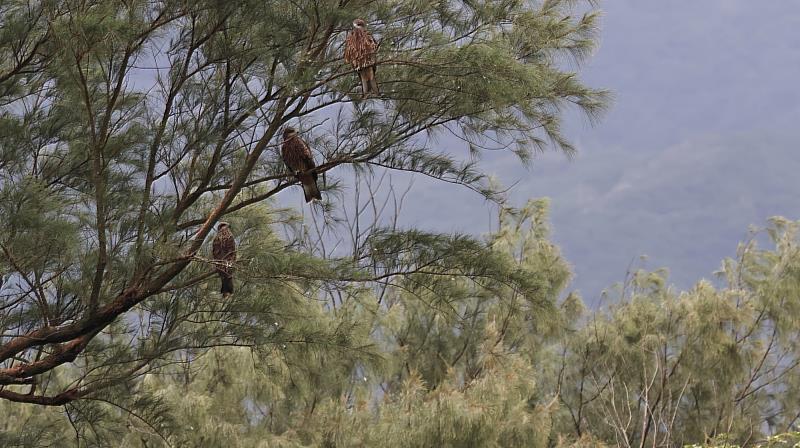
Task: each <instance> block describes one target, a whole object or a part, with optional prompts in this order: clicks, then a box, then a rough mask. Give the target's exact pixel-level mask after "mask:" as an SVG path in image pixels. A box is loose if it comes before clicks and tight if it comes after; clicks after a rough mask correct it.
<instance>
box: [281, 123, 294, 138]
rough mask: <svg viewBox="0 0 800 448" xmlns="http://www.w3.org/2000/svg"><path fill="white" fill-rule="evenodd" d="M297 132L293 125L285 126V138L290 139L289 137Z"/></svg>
mask: <svg viewBox="0 0 800 448" xmlns="http://www.w3.org/2000/svg"><path fill="white" fill-rule="evenodd" d="M295 134H297V131H296V130H295V129H294V128H293V127H290V126H286V127H285V128H283V139H284V140H288V139H289V138H291V137H294V135H295Z"/></svg>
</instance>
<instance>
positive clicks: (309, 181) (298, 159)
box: [281, 127, 322, 202]
mask: <svg viewBox="0 0 800 448" xmlns="http://www.w3.org/2000/svg"><path fill="white" fill-rule="evenodd" d="M281 157H283V163H285V164H286V166H287V167H289V169H290V170H291V171H292V173H293V174H294V175H295V177H297V179H298V180H299V181H300V183H301V184H303V193H304V194H305V197H306V202H311V200H312V199H319V200H322V195H321V194H320V193H319V187H317V173H316V172H314V171H311V170H313V169H314V168H316V165H314V156H312V155H311V149H309V148H308V145H307V144H306V142H304V141H303V139H302V138H300V136H299V135H297V131H295V130H294V129H293V128H290V127H287V128H286V129H284V130H283V145H282V146H281Z"/></svg>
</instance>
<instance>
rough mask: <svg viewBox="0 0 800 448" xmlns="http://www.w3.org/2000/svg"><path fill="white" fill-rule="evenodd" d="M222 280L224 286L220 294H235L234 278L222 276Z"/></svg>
mask: <svg viewBox="0 0 800 448" xmlns="http://www.w3.org/2000/svg"><path fill="white" fill-rule="evenodd" d="M219 277H220V280H222V286H221V287H220V290H219V292H221V293H222V294H223V295H225V294H233V276H230V275H225V274H220V276H219Z"/></svg>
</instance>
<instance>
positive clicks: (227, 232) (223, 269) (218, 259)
mask: <svg viewBox="0 0 800 448" xmlns="http://www.w3.org/2000/svg"><path fill="white" fill-rule="evenodd" d="M211 255H212V257H214V270H216V271H217V273H218V275H219V279H220V282H221V284H222V285H221V287H220V292H221V293H222V295H223V297H224V296H226V295H228V294H233V262H234V261H236V240H234V238H233V233H231V226H230V224H228V223H227V222H221V223H219V226H218V227H217V236H215V237H214V242H213V244H212V245H211Z"/></svg>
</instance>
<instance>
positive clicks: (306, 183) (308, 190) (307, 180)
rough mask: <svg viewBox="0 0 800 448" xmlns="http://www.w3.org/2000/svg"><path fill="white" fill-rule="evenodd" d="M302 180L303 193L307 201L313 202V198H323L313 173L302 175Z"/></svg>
mask: <svg viewBox="0 0 800 448" xmlns="http://www.w3.org/2000/svg"><path fill="white" fill-rule="evenodd" d="M300 182H301V183H302V184H303V195H305V197H306V202H311V201H312V200H313V199H318V200H320V201H321V200H322V194H320V192H319V187H318V186H317V181H316V180H315V179H314V177H313V176H311V175H308V174H307V175H304V176H301V179H300Z"/></svg>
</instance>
